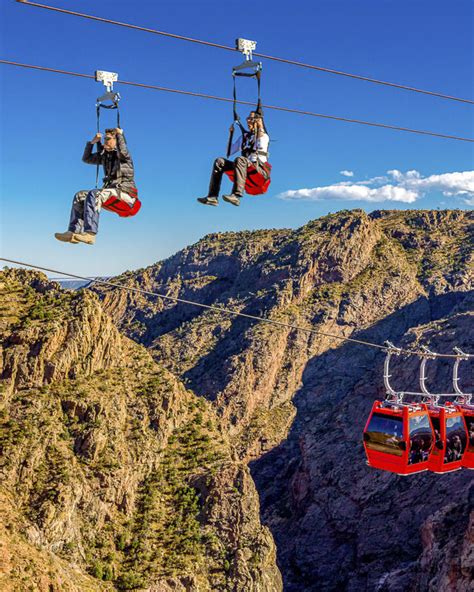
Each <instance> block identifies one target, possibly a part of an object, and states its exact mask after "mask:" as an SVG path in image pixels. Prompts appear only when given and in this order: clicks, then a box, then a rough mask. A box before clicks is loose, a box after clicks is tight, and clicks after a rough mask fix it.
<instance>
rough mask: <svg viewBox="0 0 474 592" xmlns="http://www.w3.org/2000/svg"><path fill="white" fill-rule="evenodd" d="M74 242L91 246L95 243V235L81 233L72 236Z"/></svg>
mask: <svg viewBox="0 0 474 592" xmlns="http://www.w3.org/2000/svg"><path fill="white" fill-rule="evenodd" d="M74 238H75V239H76V242H77V241H79V242H80V243H86V245H93V244H94V243H95V234H94V233H92V232H81V233H80V234H79V233H78V234H74Z"/></svg>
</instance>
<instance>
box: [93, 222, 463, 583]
mask: <svg viewBox="0 0 474 592" xmlns="http://www.w3.org/2000/svg"><path fill="white" fill-rule="evenodd" d="M473 237H474V215H473V213H472V212H462V211H445V212H420V211H410V212H374V213H373V214H371V215H367V214H365V213H363V212H361V211H353V212H341V213H339V214H335V215H331V216H327V217H325V218H322V219H320V220H316V221H314V222H311V223H309V224H308V225H306V226H304V227H303V228H301V229H299V230H297V231H290V230H274V231H257V232H252V233H234V234H233V233H229V234H225V235H210V236H208V237H206V238H204V239H203V240H202V241H200V242H199V243H197V244H196V245H193V246H192V247H189V248H187V249H185V250H183V251H181V252H180V253H178V254H177V255H175V256H174V257H171V258H170V259H168V260H166V261H164V262H162V263H159V264H157V265H154V266H152V267H150V268H147V269H144V270H139V271H138V272H134V273H127V274H125V275H124V276H121V277H120V278H117V281H121V282H123V283H126V284H127V285H130V286H134V287H141V288H144V289H146V290H151V291H154V292H160V293H162V294H166V295H169V296H179V297H181V298H185V299H189V300H196V301H198V302H202V303H204V304H215V305H218V306H221V305H224V306H226V307H229V308H232V309H234V310H237V311H243V312H246V313H249V314H254V315H259V316H266V317H267V318H269V319H275V320H279V321H283V322H288V323H297V324H298V325H308V326H311V327H312V328H314V329H316V330H318V331H321V332H326V333H331V334H335V335H339V336H341V337H342V336H344V337H345V336H354V337H358V338H361V339H367V340H370V341H376V342H379V343H381V342H383V340H384V339H387V338H389V339H391V340H393V341H395V343H398V344H401V343H403V344H405V345H412V346H413V345H414V344H416V343H425V344H427V345H429V346H431V347H433V349H439V350H440V351H448V350H449V348H451V347H452V346H453V345H454V344H458V345H460V346H461V347H462V346H464V347H466V349H472V343H473V342H474V340H473V338H472V337H473V336H472V310H473V302H472V291H473V289H474V255H473V253H474V248H473V245H474V240H473ZM99 291H100V295H101V298H102V299H103V301H104V307H105V309H106V310H107V311H109V312H110V313H111V314H112V316H113V318H114V320H115V322H116V323H117V324H118V326H119V327H120V328H121V329H122V330H124V331H125V332H126V333H127V334H128V335H129V336H131V337H132V338H133V339H135V340H138V341H140V342H142V343H143V344H144V345H146V346H147V347H148V348H149V351H150V352H151V354H152V355H153V357H154V358H155V360H157V361H159V362H160V363H161V364H163V365H165V366H166V367H167V368H168V369H169V370H170V371H171V372H172V373H173V374H175V375H176V376H178V377H179V378H180V379H181V380H183V381H184V383H185V384H186V385H187V386H188V388H190V389H192V390H193V391H194V392H196V393H197V394H198V395H201V396H203V397H205V398H207V399H208V400H209V401H211V402H212V404H213V406H214V408H215V410H216V412H217V413H218V414H219V415H220V417H221V419H222V422H223V426H224V429H225V431H226V433H228V434H229V436H230V441H231V447H232V452H233V456H234V457H235V458H238V459H240V460H243V461H253V462H252V474H253V476H254V478H255V481H256V483H257V488H258V490H259V493H260V496H261V500H262V517H263V520H264V522H265V523H266V524H268V526H269V527H270V528H271V530H272V533H273V534H274V536H275V538H276V542H277V549H278V564H279V566H280V568H281V570H282V573H283V576H284V580H285V590H288V591H291V592H301V591H311V590H314V591H316V590H317V591H321V592H325V591H328V592H329V591H338V592H339V591H345V592H362V591H365V590H367V591H371V592H372V591H373V592H375V591H379V592H382V591H390V592H402V591H403V592H408V591H415V590H416V591H418V592H424V591H425V590H428V591H431V590H433V591H434V590H443V591H444V590H453V591H457V590H459V591H462V592H463V591H464V590H465V589H469V586H470V580H471V578H472V556H471V555H470V550H469V549H470V546H469V545H470V543H469V541H470V538H469V537H472V525H471V526H470V525H469V523H468V521H466V518H465V516H466V513H469V511H470V510H471V509H472V494H470V491H469V485H470V482H471V480H472V477H471V476H470V475H469V474H468V473H467V472H466V471H463V472H459V473H457V474H454V475H449V476H444V477H438V476H434V475H420V476H414V477H410V478H406V479H403V478H400V477H396V476H393V475H388V474H384V473H378V472H374V471H372V470H370V469H369V468H367V467H366V465H365V463H364V456H363V449H362V445H361V440H360V434H361V432H362V429H363V425H364V422H365V419H366V417H367V415H368V413H369V410H370V407H371V404H372V402H373V400H374V398H376V397H377V396H381V395H383V393H382V390H381V376H382V371H381V364H382V361H383V359H382V356H381V353H380V352H378V351H377V350H371V349H367V348H364V347H362V346H358V345H355V344H344V343H342V344H341V342H340V341H338V340H335V339H331V338H329V337H324V336H315V335H311V334H309V333H305V332H302V331H297V330H295V329H291V328H277V327H274V326H269V325H264V324H256V323H254V322H252V321H247V320H245V319H239V318H235V317H232V316H231V315H225V314H223V313H219V312H215V311H203V310H202V309H198V308H194V307H192V306H190V305H185V304H174V303H169V302H167V301H163V300H159V299H157V298H153V297H148V296H144V295H139V294H136V293H135V294H133V293H127V292H124V291H116V290H113V289H110V290H109V289H100V290H99ZM414 364H415V361H414V360H408V361H407V363H406V364H404V365H403V372H402V373H401V374H399V375H398V379H399V380H403V381H404V382H408V383H409V384H411V383H413V381H414V380H415V378H416V372H417V369H416V367H415V365H414ZM436 372H437V375H436V377H434V376H433V377H432V378H433V384H436V385H437V387H438V388H448V387H447V372H448V368H447V367H445V366H443V365H439V366H437V367H436ZM435 378H436V380H435ZM395 380H397V377H395ZM454 496H455V499H453V497H454ZM460 516H462V519H461V518H460ZM453 531H456V532H457V534H458V537H459V538H458V539H456V541H459V543H457V542H456V543H455V542H451V543H450V542H449V541H454V536H453ZM447 533H451V534H447ZM459 545H460V547H461V549H467V550H464V551H462V553H461V555H459V554H458V547H459ZM440 561H441V562H442V564H441V566H440V565H439V562H440ZM443 586H444V588H443ZM446 586H450V587H446Z"/></svg>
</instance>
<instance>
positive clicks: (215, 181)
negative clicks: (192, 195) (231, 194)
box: [198, 158, 234, 206]
mask: <svg viewBox="0 0 474 592" xmlns="http://www.w3.org/2000/svg"><path fill="white" fill-rule="evenodd" d="M233 167H234V163H233V162H232V161H231V160H227V159H226V158H216V160H215V161H214V165H213V167H212V173H211V180H210V182H209V191H208V194H207V197H198V201H199V202H200V203H202V204H204V205H206V206H217V205H218V203H219V199H218V197H219V192H220V190H221V183H222V175H223V174H224V173H225V172H226V171H231V170H232V169H233Z"/></svg>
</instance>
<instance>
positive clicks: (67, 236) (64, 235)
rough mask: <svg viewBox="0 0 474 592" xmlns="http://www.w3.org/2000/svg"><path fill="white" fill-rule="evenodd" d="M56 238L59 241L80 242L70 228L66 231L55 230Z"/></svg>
mask: <svg viewBox="0 0 474 592" xmlns="http://www.w3.org/2000/svg"><path fill="white" fill-rule="evenodd" d="M54 238H56V239H57V240H58V241H61V242H63V243H77V242H79V241H78V240H76V237H75V235H74V233H73V232H71V231H70V230H66V232H55V233H54Z"/></svg>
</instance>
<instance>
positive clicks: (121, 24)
mask: <svg viewBox="0 0 474 592" xmlns="http://www.w3.org/2000/svg"><path fill="white" fill-rule="evenodd" d="M16 1H17V2H19V3H20V4H24V5H25V6H33V7H35V8H43V9H45V10H51V11H53V12H60V13H62V14H68V15H71V16H77V17H80V18H84V19H88V20H92V21H97V22H101V23H107V24H109V25H115V26H118V27H125V28H127V29H134V30H136V31H142V32H145V33H152V34H154V35H160V36H162V37H169V38H171V39H179V40H181V41H188V42H191V43H197V44H199V45H206V46H208V47H214V48H216V49H224V50H227V51H233V52H235V51H236V49H235V47H231V46H229V45H223V44H221V43H213V42H211V41H204V40H202V39H194V38H193V37H186V36H184V35H177V34H175V33H167V32H165V31H158V30H156V29H151V28H149V27H141V26H139V25H133V24H131V23H124V22H121V21H115V20H112V19H108V18H104V17H99V16H94V15H91V14H84V13H82V12H76V11H73V10H66V9H65V8H58V7H56V6H49V5H47V4H39V3H38V2H30V1H29V0H16ZM253 55H254V56H257V57H259V58H263V59H265V60H272V61H274V62H280V63H283V64H289V65H291V66H298V67H300V68H306V69H309V70H317V71H319V72H326V73H328V74H335V75H337V76H345V77H346V78H352V79H356V80H363V81H365V82H370V83H373V84H378V85H381V86H389V87H392V88H397V89H400V90H407V91H411V92H415V93H420V94H424V95H430V96H433V97H438V98H441V99H447V100H450V101H458V102H460V103H468V104H471V105H474V100H472V99H464V98H461V97H454V96H451V95H447V94H444V93H440V92H435V91H430V90H424V89H422V88H416V87H414V86H407V85H404V84H398V83H395V82H388V81H386V80H379V79H377V78H370V77H368V76H362V75H360V74H352V73H350V72H343V71H342V70H335V69H333V68H325V67H323V66H315V65H313V64H306V63H304V62H299V61H297V60H290V59H287V58H280V57H277V56H272V55H266V54H264V53H257V52H253Z"/></svg>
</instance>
